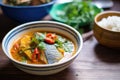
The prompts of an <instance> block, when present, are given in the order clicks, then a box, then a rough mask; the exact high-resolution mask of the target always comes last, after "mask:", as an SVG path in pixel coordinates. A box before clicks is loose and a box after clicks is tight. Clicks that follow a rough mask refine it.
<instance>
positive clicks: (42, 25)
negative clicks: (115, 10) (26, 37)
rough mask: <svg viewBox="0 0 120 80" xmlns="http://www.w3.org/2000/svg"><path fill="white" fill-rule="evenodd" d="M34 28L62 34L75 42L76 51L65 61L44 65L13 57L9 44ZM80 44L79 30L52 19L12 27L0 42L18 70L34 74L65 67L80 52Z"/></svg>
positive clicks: (48, 72) (50, 72)
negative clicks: (17, 59)
mask: <svg viewBox="0 0 120 80" xmlns="http://www.w3.org/2000/svg"><path fill="white" fill-rule="evenodd" d="M36 30H37V31H38V30H40V31H41V30H42V31H51V32H55V33H60V34H64V35H65V36H67V37H68V38H70V39H71V40H72V41H73V42H74V43H75V45H76V53H75V54H74V55H73V56H72V57H70V58H69V59H67V60H66V61H63V62H59V63H54V64H44V65H41V64H26V63H22V62H19V61H16V60H15V59H13V58H12V57H11V54H10V49H11V46H12V45H13V42H14V41H15V40H17V38H18V37H19V36H21V35H22V34H24V33H26V32H29V31H30V32H31V31H36ZM82 45H83V40H82V37H81V35H80V33H79V32H77V31H76V30H75V29H74V28H72V27H70V26H68V25H65V24H62V23H59V22H53V21H34V22H28V23H25V24H21V25H19V26H17V27H15V28H14V29H12V30H11V31H10V32H8V33H7V35H6V36H5V37H4V39H3V42H2V48H3V51H4V53H5V54H6V56H7V57H8V58H9V59H10V60H11V61H12V62H13V64H14V65H15V66H16V67H17V68H19V69H20V70H22V71H24V72H27V73H30V74H35V75H50V74H55V73H58V72H60V71H62V70H64V69H66V68H67V67H68V66H69V65H70V64H71V63H72V62H73V60H74V59H75V58H76V57H77V56H78V54H80V51H81V48H82Z"/></svg>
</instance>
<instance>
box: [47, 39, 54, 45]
mask: <svg viewBox="0 0 120 80" xmlns="http://www.w3.org/2000/svg"><path fill="white" fill-rule="evenodd" d="M45 42H46V43H48V44H54V43H55V40H53V39H51V38H45Z"/></svg>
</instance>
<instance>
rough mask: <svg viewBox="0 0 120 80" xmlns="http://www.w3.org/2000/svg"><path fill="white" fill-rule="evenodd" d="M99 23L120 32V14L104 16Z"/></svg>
mask: <svg viewBox="0 0 120 80" xmlns="http://www.w3.org/2000/svg"><path fill="white" fill-rule="evenodd" d="M97 24H98V25H99V26H101V27H103V28H105V29H108V30H112V31H116V32H120V17H119V16H108V17H107V18H103V19H102V20H101V21H99V22H98V23H97Z"/></svg>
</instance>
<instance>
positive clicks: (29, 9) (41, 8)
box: [0, 0, 55, 23]
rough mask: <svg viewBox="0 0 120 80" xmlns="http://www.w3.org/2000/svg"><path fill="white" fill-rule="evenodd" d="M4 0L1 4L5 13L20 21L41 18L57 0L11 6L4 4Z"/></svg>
mask: <svg viewBox="0 0 120 80" xmlns="http://www.w3.org/2000/svg"><path fill="white" fill-rule="evenodd" d="M2 1H3V0H0V6H1V9H2V11H3V13H4V14H5V15H6V16H8V17H9V18H11V19H14V20H17V21H19V22H22V23H24V22H29V21H36V20H41V19H42V18H43V17H45V16H46V15H47V14H49V11H50V10H51V8H52V6H53V4H54V3H55V0H52V1H51V2H49V3H46V4H42V5H37V6H11V5H6V4H3V2H2Z"/></svg>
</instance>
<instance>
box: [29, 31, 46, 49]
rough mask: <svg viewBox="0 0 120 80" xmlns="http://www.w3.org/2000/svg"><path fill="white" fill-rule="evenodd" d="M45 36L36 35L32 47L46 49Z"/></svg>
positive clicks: (41, 34)
mask: <svg viewBox="0 0 120 80" xmlns="http://www.w3.org/2000/svg"><path fill="white" fill-rule="evenodd" d="M44 39H45V34H43V33H38V32H37V33H35V34H34V37H33V38H32V43H31V46H33V47H34V48H35V47H38V48H39V49H45V44H44Z"/></svg>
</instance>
